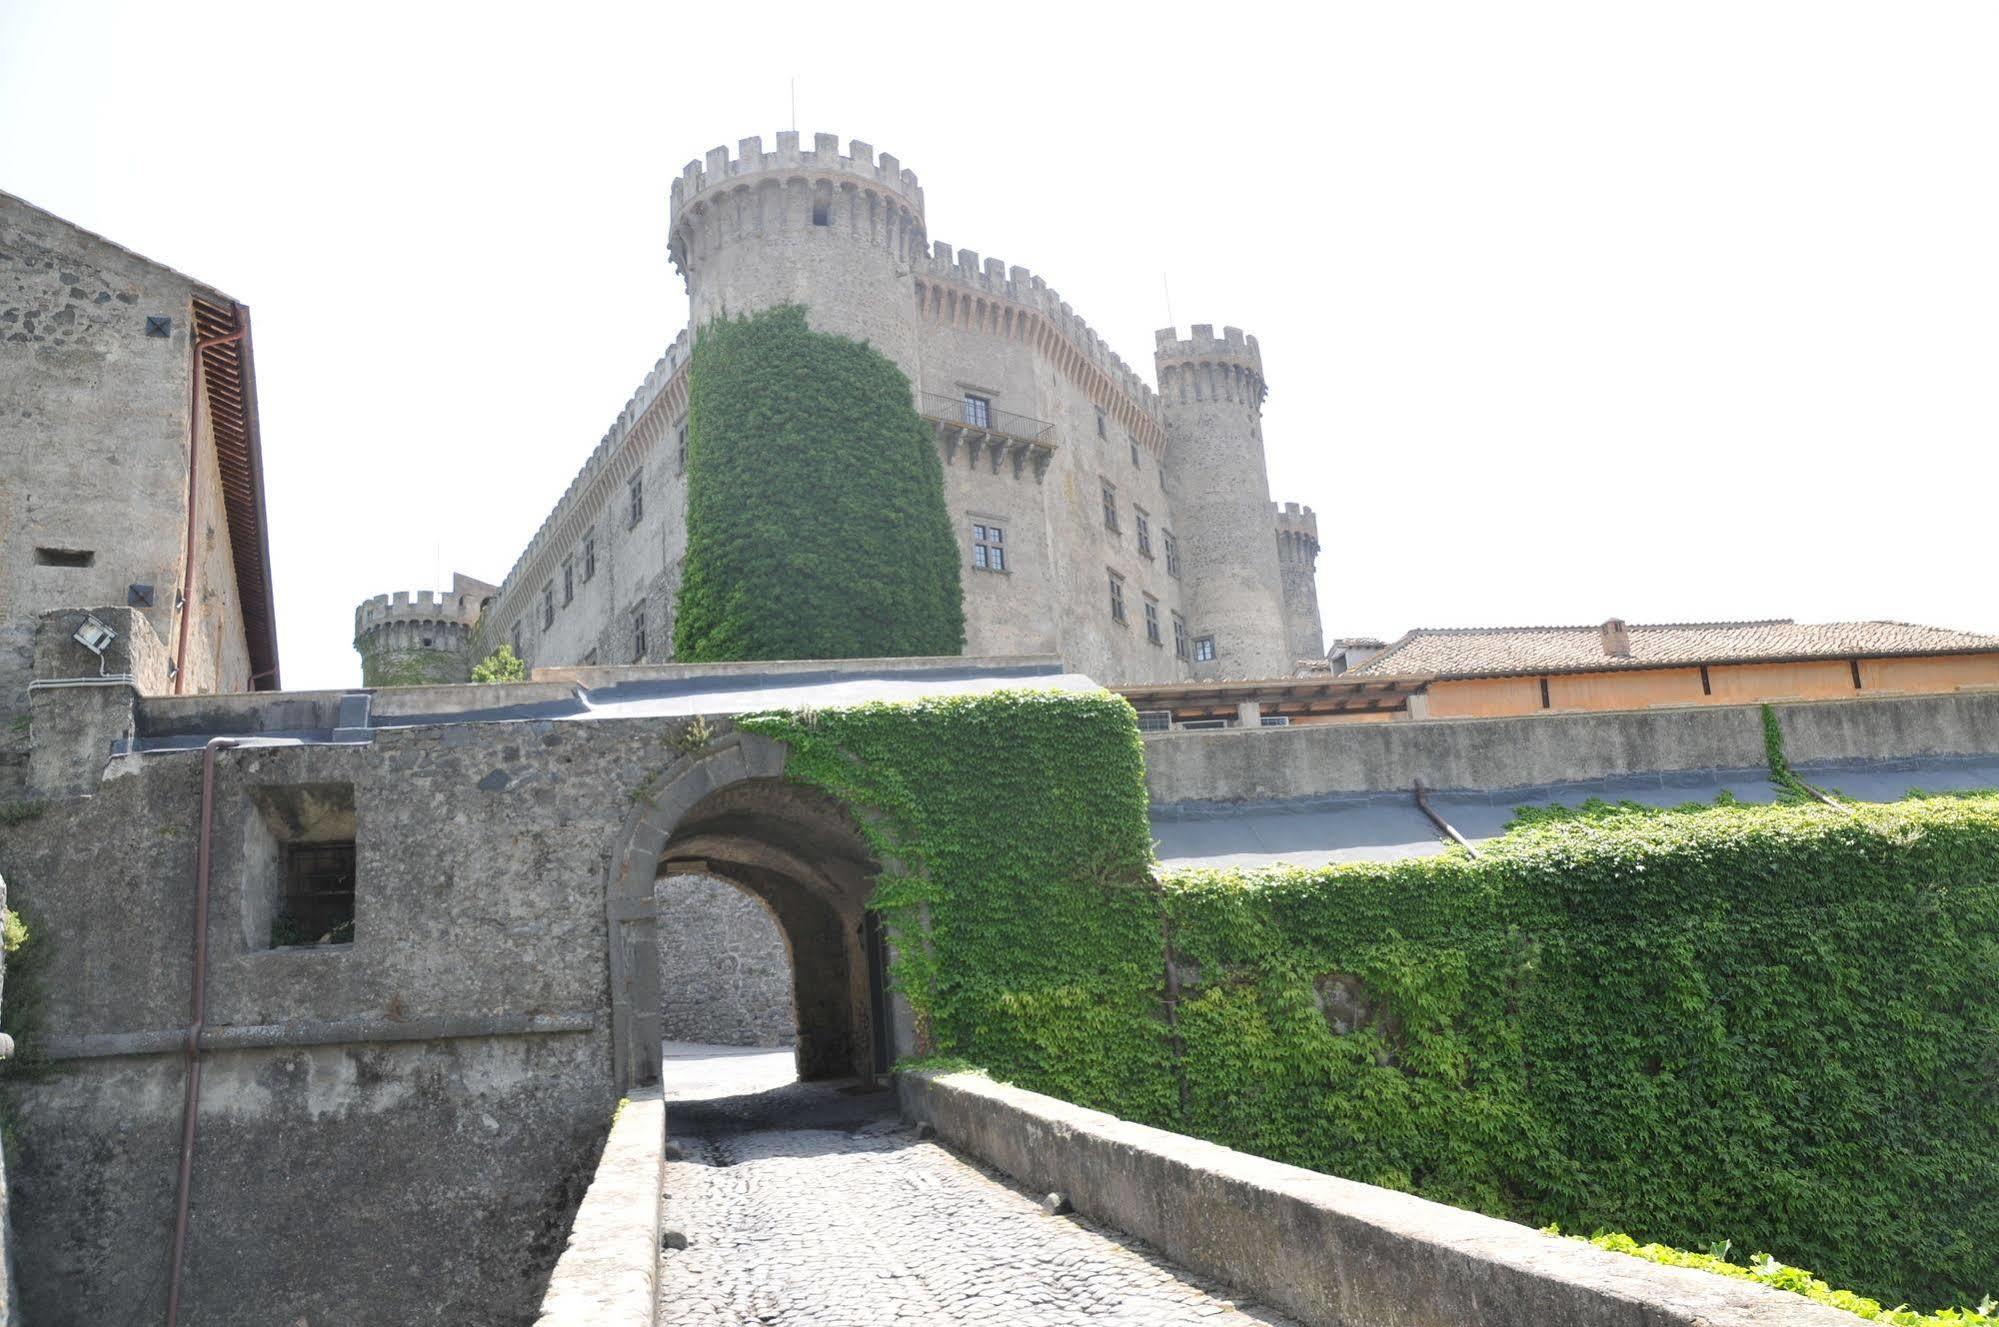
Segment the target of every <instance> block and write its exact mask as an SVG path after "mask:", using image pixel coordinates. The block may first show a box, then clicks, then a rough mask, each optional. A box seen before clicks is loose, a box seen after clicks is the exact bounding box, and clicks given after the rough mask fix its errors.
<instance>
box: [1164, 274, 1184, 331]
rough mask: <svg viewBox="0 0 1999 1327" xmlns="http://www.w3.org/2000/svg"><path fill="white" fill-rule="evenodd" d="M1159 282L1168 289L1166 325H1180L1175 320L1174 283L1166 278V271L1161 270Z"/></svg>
mask: <svg viewBox="0 0 1999 1327" xmlns="http://www.w3.org/2000/svg"><path fill="white" fill-rule="evenodd" d="M1159 284H1160V286H1161V287H1162V288H1163V289H1164V290H1165V291H1166V325H1167V326H1168V327H1178V326H1179V325H1180V324H1179V323H1176V322H1174V321H1173V283H1172V282H1171V281H1168V280H1167V279H1166V273H1164V272H1161V273H1160V274H1159Z"/></svg>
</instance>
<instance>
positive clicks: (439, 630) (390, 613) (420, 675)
mask: <svg viewBox="0 0 1999 1327" xmlns="http://www.w3.org/2000/svg"><path fill="white" fill-rule="evenodd" d="M499 592H500V589H499V587H498V586H497V585H488V584H486V582H484V581H478V580H473V579H472V578H471V577H470V576H467V575H465V574H463V573H462V572H461V573H457V574H455V575H453V576H452V578H451V588H450V589H449V590H445V591H438V592H432V591H430V590H418V591H417V592H416V593H415V594H414V595H412V594H411V593H410V592H409V591H408V590H398V591H396V592H395V593H394V594H393V595H387V594H378V595H376V596H375V597H374V598H372V599H369V600H367V601H365V602H364V603H362V604H361V606H360V607H359V608H356V609H355V610H354V648H355V649H356V650H357V651H359V652H360V655H361V685H362V686H364V687H410V686H423V685H425V684H427V683H438V682H467V681H470V680H471V678H472V665H473V664H475V663H477V662H478V660H477V659H475V658H474V657H473V651H474V640H473V630H472V629H473V627H474V626H476V625H477V624H478V621H479V615H480V614H481V613H482V612H484V611H485V608H486V605H487V604H490V603H491V602H492V601H493V596H495V595H497V594H498V593H499Z"/></svg>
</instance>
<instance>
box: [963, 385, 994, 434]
mask: <svg viewBox="0 0 1999 1327" xmlns="http://www.w3.org/2000/svg"><path fill="white" fill-rule="evenodd" d="M965 422H966V423H967V424H970V425H971V426H972V427H973V428H975V429H989V428H991V427H992V426H993V403H992V401H991V400H990V399H988V398H987V397H983V396H973V395H972V394H971V393H970V392H967V393H965Z"/></svg>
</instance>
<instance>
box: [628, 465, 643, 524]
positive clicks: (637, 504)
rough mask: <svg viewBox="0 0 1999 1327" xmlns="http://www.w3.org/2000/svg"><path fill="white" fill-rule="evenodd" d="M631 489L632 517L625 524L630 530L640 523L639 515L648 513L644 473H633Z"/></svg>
mask: <svg viewBox="0 0 1999 1327" xmlns="http://www.w3.org/2000/svg"><path fill="white" fill-rule="evenodd" d="M631 490H632V519H631V520H630V522H628V523H627V525H626V526H625V528H626V529H628V530H629V529H630V528H631V527H632V526H634V525H637V524H638V523H639V517H641V516H643V515H645V514H646V477H645V476H644V475H633V476H632V483H631Z"/></svg>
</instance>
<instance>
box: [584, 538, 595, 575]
mask: <svg viewBox="0 0 1999 1327" xmlns="http://www.w3.org/2000/svg"><path fill="white" fill-rule="evenodd" d="M596 574H597V532H596V531H595V530H592V531H591V532H590V533H589V534H586V535H584V536H583V579H584V580H586V581H587V580H589V579H590V578H591V577H592V576H595V575H596Z"/></svg>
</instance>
